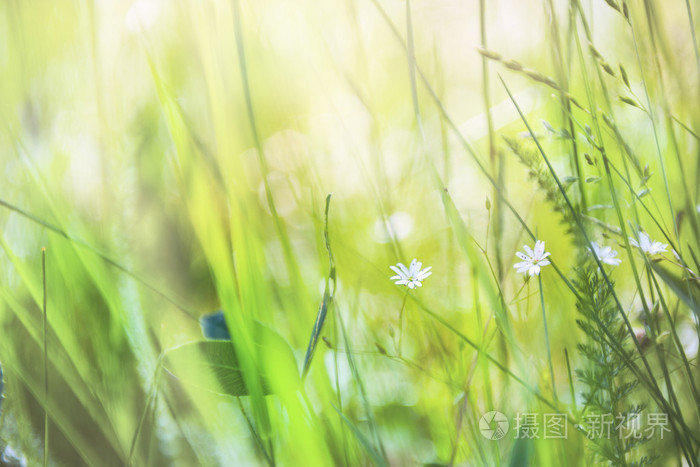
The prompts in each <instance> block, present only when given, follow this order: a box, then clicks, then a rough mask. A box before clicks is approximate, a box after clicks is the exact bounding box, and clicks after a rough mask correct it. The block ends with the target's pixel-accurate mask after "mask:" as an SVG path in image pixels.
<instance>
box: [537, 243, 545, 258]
mask: <svg viewBox="0 0 700 467" xmlns="http://www.w3.org/2000/svg"><path fill="white" fill-rule="evenodd" d="M543 253H544V241H542V240H537V241H536V242H535V258H541V257H542V254H543Z"/></svg>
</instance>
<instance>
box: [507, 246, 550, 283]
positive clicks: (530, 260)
mask: <svg viewBox="0 0 700 467" xmlns="http://www.w3.org/2000/svg"><path fill="white" fill-rule="evenodd" d="M523 249H525V253H521V252H519V251H518V252H517V253H515V256H517V257H518V258H520V259H522V260H523V261H522V262H521V263H517V264H515V266H513V267H514V268H517V270H518V272H527V273H528V274H530V276H534V275H537V274H539V273H540V268H541V266H547V265H548V264H552V263H551V262H550V261H549V260H548V259H545V258H547V256H549V255H550V254H551V253H545V251H544V242H543V241H541V240H537V241H536V242H535V251H532V249H531V248H530V247H529V246H527V245H525V246H523Z"/></svg>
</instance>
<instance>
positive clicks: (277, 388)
mask: <svg viewBox="0 0 700 467" xmlns="http://www.w3.org/2000/svg"><path fill="white" fill-rule="evenodd" d="M253 333H254V338H255V343H256V350H257V352H258V355H257V356H258V363H259V367H260V369H259V373H258V376H259V377H260V378H262V381H261V385H262V388H263V393H264V394H266V395H267V394H273V393H274V394H278V393H280V392H283V391H286V390H294V389H296V388H297V387H298V383H299V369H298V368H297V363H296V359H295V358H294V354H293V353H292V350H291V348H290V347H289V344H288V343H287V341H286V340H285V339H284V338H283V337H282V336H280V335H279V334H278V333H276V332H275V331H273V330H272V329H270V328H268V327H267V326H265V325H263V324H261V323H258V322H256V323H255V327H254V329H253ZM163 367H164V368H165V369H166V370H167V371H168V372H169V373H171V374H172V375H173V376H175V377H176V378H178V379H179V380H181V381H182V382H183V383H185V384H188V385H190V386H193V387H197V388H199V389H203V390H205V391H209V392H213V393H217V394H228V395H231V396H247V395H249V391H248V389H247V388H246V385H245V381H244V378H243V372H242V371H241V367H240V365H239V361H238V357H237V356H236V352H235V349H234V346H233V344H232V343H231V341H226V340H213V341H200V342H192V343H189V344H184V345H182V346H180V347H176V348H174V349H172V350H170V351H168V352H167V353H166V355H165V360H164V364H163ZM290 383H291V384H290Z"/></svg>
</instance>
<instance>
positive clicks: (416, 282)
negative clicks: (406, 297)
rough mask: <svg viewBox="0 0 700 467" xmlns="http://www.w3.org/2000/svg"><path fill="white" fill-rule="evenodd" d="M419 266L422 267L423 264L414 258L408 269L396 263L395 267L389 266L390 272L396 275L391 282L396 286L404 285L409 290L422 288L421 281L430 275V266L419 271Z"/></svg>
mask: <svg viewBox="0 0 700 467" xmlns="http://www.w3.org/2000/svg"><path fill="white" fill-rule="evenodd" d="M421 266H423V263H421V262H420V261H418V260H416V259H415V258H414V259H413V261H411V265H410V266H409V267H406V266H404V265H403V263H397V264H396V266H389V267H390V268H391V270H392V271H394V272H395V273H396V275H395V276H392V277H391V280H392V281H396V282H395V284H396V285H405V286H406V287H408V288H409V289H415V288H416V287H422V286H423V283H422V281H424V280H425V279H426V278H427V277H428V276H429V275H431V274H432V272H431V271H430V270H431V269H432V266H429V267H427V268H425V269H421Z"/></svg>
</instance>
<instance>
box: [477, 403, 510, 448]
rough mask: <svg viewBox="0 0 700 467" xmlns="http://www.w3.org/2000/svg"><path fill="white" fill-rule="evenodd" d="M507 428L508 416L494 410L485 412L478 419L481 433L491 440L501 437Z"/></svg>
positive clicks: (508, 425)
mask: <svg viewBox="0 0 700 467" xmlns="http://www.w3.org/2000/svg"><path fill="white" fill-rule="evenodd" d="M509 428H510V424H509V423H508V418H507V417H506V416H505V415H503V414H502V413H501V412H497V411H495V410H492V411H491V412H487V413H485V414H484V415H483V416H482V417H481V419H480V420H479V431H480V432H481V435H482V436H483V437H484V438H486V439H490V440H492V441H497V440H499V439H501V438H503V437H504V436H505V435H506V433H508V429H509Z"/></svg>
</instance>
